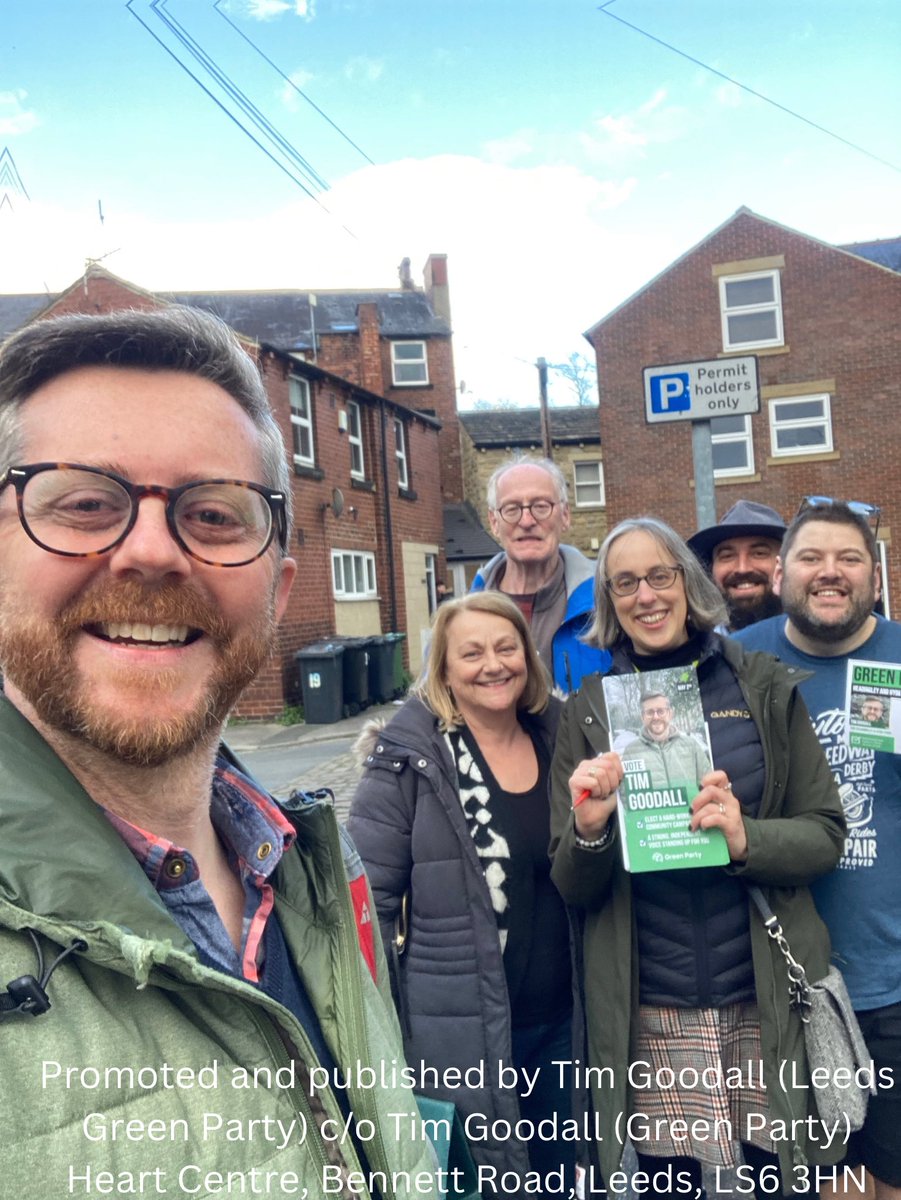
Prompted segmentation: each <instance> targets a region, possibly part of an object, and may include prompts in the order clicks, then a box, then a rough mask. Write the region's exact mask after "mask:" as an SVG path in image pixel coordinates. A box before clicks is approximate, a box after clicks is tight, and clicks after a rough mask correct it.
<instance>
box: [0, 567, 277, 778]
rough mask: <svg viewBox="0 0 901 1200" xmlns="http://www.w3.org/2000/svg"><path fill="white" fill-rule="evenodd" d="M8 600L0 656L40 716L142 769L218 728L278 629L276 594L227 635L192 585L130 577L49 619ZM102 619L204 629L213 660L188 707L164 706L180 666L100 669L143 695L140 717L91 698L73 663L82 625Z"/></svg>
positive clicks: (0, 615) (0, 612)
mask: <svg viewBox="0 0 901 1200" xmlns="http://www.w3.org/2000/svg"><path fill="white" fill-rule="evenodd" d="M13 607H14V606H11V604H10V602H9V598H8V597H7V596H2V598H0V661H2V663H3V669H4V672H5V674H6V676H7V678H8V679H9V680H10V681H11V682H12V683H14V684H15V685H16V687H17V688H18V689H19V690H20V691H21V693H22V695H23V696H24V697H25V699H26V700H27V701H28V702H29V703H30V704H31V705H32V707H33V708H34V710H35V712H36V713H37V715H38V717H40V719H41V720H42V721H43V722H44V723H45V724H46V725H47V726H49V727H50V728H52V729H55V730H58V731H59V732H61V733H66V734H70V735H72V736H73V737H76V738H79V739H81V740H83V741H84V742H87V743H88V744H89V745H90V746H92V747H94V749H96V750H99V751H101V752H102V753H104V754H109V755H111V756H112V757H114V758H116V759H118V760H119V761H121V762H123V763H127V764H129V765H132V766H141V767H154V766H161V765H162V764H163V763H166V762H168V761H169V760H170V759H173V758H176V757H178V756H179V755H181V754H186V753H187V752H188V751H190V750H191V749H193V748H194V747H195V746H196V745H197V744H198V743H199V742H202V741H204V740H205V739H206V738H207V737H208V735H210V734H211V733H217V732H218V730H219V728H220V726H221V725H222V723H223V721H224V720H225V718H226V716H227V715H228V712H229V710H230V709H231V707H232V705H233V704H234V703H235V701H236V700H237V698H238V696H239V695H240V693H241V692H242V690H243V689H244V688H245V687H246V686H247V684H248V683H250V681H251V680H252V679H253V678H254V676H255V675H256V674H257V672H258V671H259V669H260V667H261V666H262V665H263V663H264V662H265V661H266V659H267V658H268V656H269V653H270V651H271V649H272V645H273V641H274V637H275V627H276V622H275V616H274V611H273V610H274V593H273V594H271V595H270V597H269V602H268V604H267V605H266V607H265V609H264V610H263V611H262V612H261V613H260V615H259V618H258V620H257V621H256V623H255V624H254V625H253V627H251V628H250V629H247V630H246V631H245V632H242V633H240V634H231V633H230V631H229V629H228V627H227V625H226V623H225V622H224V621H223V620H222V618H221V617H220V616H219V614H218V613H217V612H216V610H215V609H214V608H213V607H212V606H211V605H210V604H209V602H208V601H206V600H205V599H204V598H203V597H202V596H200V595H198V594H197V592H195V591H193V590H192V589H191V588H189V587H185V586H180V587H176V586H172V585H163V586H160V587H159V588H147V587H145V586H143V585H141V584H139V583H136V582H134V581H130V580H122V581H119V582H115V583H108V584H105V585H101V586H98V587H96V588H94V589H92V590H91V591H90V592H87V593H83V594H82V595H81V596H79V597H77V598H76V599H75V600H73V601H72V602H71V603H70V604H67V605H66V606H65V607H64V608H63V609H62V611H61V612H60V613H59V614H58V615H57V616H56V617H55V618H53V619H52V620H47V619H46V618H43V617H38V616H35V615H34V614H32V613H29V612H28V611H27V610H22V611H18V612H14V611H11V609H12V608H13ZM108 621H119V622H125V621H129V622H134V621H141V622H145V623H147V624H149V625H157V624H159V625H170V626H179V625H186V626H188V628H189V629H190V630H192V631H197V630H200V631H202V634H203V636H204V637H205V638H206V639H208V640H209V641H210V642H211V643H212V645H213V648H214V651H215V654H216V665H215V667H214V669H213V671H212V673H211V674H210V677H209V679H208V681H207V684H206V686H205V688H204V689H203V691H202V692H201V694H200V696H199V699H198V700H197V702H196V703H195V704H194V706H193V707H192V708H190V709H189V710H187V711H182V712H176V713H170V714H167V713H166V712H165V706H166V698H167V695H170V694H171V693H172V692H173V691H174V689H175V687H176V686H177V685H180V684H181V683H182V681H183V678H184V674H183V672H184V668H183V667H182V668H178V667H172V668H160V669H158V670H156V671H153V672H150V671H148V670H147V669H146V668H142V667H129V666H128V664H127V663H125V664H123V665H122V666H120V667H118V668H115V669H113V670H111V671H108V672H107V679H112V680H113V681H114V683H115V685H116V687H117V688H118V689H119V691H120V692H121V693H122V694H123V695H125V694H127V693H128V692H132V693H134V694H135V695H137V696H138V697H139V698H142V699H143V700H144V701H145V702H146V703H145V704H144V705H142V711H141V714H140V716H139V717H126V716H123V715H122V713H120V712H116V711H111V710H110V708H109V707H108V706H103V705H100V704H99V703H97V702H96V700H95V698H94V697H93V695H92V686H91V680H90V678H86V677H84V675H83V674H82V673H81V671H80V670H79V668H78V666H77V665H76V662H75V655H74V647H75V641H76V638H77V637H78V636H79V635H80V634H82V633H83V631H84V629H85V628H86V627H88V628H91V627H96V626H98V625H100V624H101V623H103V622H108ZM189 641H190V637H189Z"/></svg>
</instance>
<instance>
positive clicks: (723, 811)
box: [720, 800, 726, 816]
mask: <svg viewBox="0 0 901 1200" xmlns="http://www.w3.org/2000/svg"><path fill="white" fill-rule="evenodd" d="M720 812H721V813H722V814H723V815H724V816H725V813H726V806H725V804H723V802H722V800H721V801H720Z"/></svg>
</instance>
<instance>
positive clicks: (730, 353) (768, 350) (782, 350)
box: [717, 346, 791, 358]
mask: <svg viewBox="0 0 901 1200" xmlns="http://www.w3.org/2000/svg"><path fill="white" fill-rule="evenodd" d="M790 353H791V346H760V347H758V349H756V350H755V349H753V348H749V347H747V346H736V347H735V349H734V350H720V351H719V353H718V354H717V358H734V357H735V356H736V355H737V354H756V355H758V356H763V355H769V354H790Z"/></svg>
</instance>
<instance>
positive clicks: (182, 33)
mask: <svg viewBox="0 0 901 1200" xmlns="http://www.w3.org/2000/svg"><path fill="white" fill-rule="evenodd" d="M134 4H135V0H126V5H125V7H126V8H127V9H128V11H129V12H130V13H131V14H132V16H133V17H135V18H136V20H137V21H139V22H140V24H141V25H142V27H143V28H144V29H145V30H146V31H147V32H148V33H149V34H150V36H151V37H152V38H153V40H154V41H155V42H156V43H157V44H158V45H159V46H161V47H162V48H163V50H165V51H166V53H167V54H168V55H169V56H170V58H172V59H173V60H174V61H175V62H176V63H177V64H178V66H179V67H181V69H182V70H183V71H184V72H185V74H186V75H188V76H189V78H190V79H192V80H193V81H194V83H196V84H197V86H198V87H199V88H200V89H201V91H202V92H203V93H204V95H206V96H207V97H208V98H209V99H210V100H212V102H213V103H214V104H215V105H216V107H217V108H219V109H220V110H221V111H222V112H223V113H224V114H225V115H226V116H227V117H228V119H229V120H230V121H232V123H233V124H235V125H236V126H237V127H238V128H239V129H240V130H241V132H242V133H243V134H245V136H246V137H248V138H249V139H250V140H251V141H252V142H253V144H254V145H255V146H256V147H257V149H259V150H261V151H262V152H263V153H264V154H265V155H266V157H267V158H268V159H269V160H270V161H271V162H273V163H274V164H275V165H276V166H277V167H278V168H279V170H280V171H282V172H283V173H284V174H285V175H287V176H288V178H289V179H290V180H291V181H292V182H293V183H295V184H296V185H297V186H298V187H299V188H300V189H301V191H303V192H304V193H305V194H306V195H307V196H309V197H310V199H311V200H315V202H316V203H317V204H318V205H319V206H320V208H322V210H323V211H324V212H326V213H328V215H329V216H331V217H334V214H333V213H332V212H331V211H330V210H329V209H328V208H327V207H326V205H325V204H323V202H322V200H321V199H320V196H319V195H318V194H317V193H320V192H325V191H327V190H328V188H329V184H328V181H327V180H326V179H325V178H324V177H323V176H322V175H320V174H319V172H318V171H317V170H316V169H315V168H314V167H313V165H312V164H311V163H309V162H308V161H307V160H306V159H305V158H304V157H303V156H302V155H301V154H300V152H299V151H298V150H297V149H296V147H295V146H294V145H293V144H292V143H291V142H290V141H289V140H288V139H287V138H286V137H285V136H284V135H283V134H282V133H280V132H279V131H278V130H277V129H276V128H275V126H274V125H272V123H271V122H270V121H269V120H268V118H267V117H265V116H264V114H263V113H262V112H261V111H260V109H259V108H257V106H256V105H255V104H254V103H253V102H252V101H251V100H250V99H249V97H248V96H246V95H245V93H244V92H242V91H241V89H240V88H239V87H238V86H237V84H236V83H235V82H234V80H233V79H231V77H230V76H229V75H228V73H227V72H226V71H225V70H224V69H223V68H222V67H221V66H220V65H219V64H218V63H217V62H216V61H215V59H213V58H212V56H211V55H210V54H208V53H207V52H206V50H204V48H203V47H202V46H201V45H200V44H199V43H198V42H197V41H196V39H194V38H193V37H191V35H190V34H188V33H187V31H186V30H185V29H184V28H183V27H182V26H181V25H180V24H179V23H178V22H177V21H175V20H174V19H173V18H172V17H171V16H170V15H169V14H168V13H167V12H166V11H165V4H166V0H151V3H150V10H151V12H152V13H153V15H154V16H155V17H157V18H158V19H159V20H160V21H161V22H162V23H163V25H164V26H165V27H166V28H167V29H168V31H169V32H170V33H171V34H172V36H173V37H174V38H175V39H176V41H177V42H178V44H179V45H180V46H181V47H183V48H184V49H185V50H186V51H187V52H188V54H189V55H190V56H191V57H192V58H193V59H194V60H195V62H197V63H198V64H199V65H200V66H201V67H202V68H203V70H204V71H205V72H206V73H207V74H208V75H210V76H211V77H212V78H213V80H214V81H215V82H216V83H217V84H218V86H219V87H220V88H221V89H222V91H223V92H225V94H226V96H227V97H228V99H229V100H230V101H231V102H232V103H233V104H235V105H236V106H237V107H238V109H240V110H241V112H242V113H243V114H244V116H245V117H246V118H247V120H248V121H249V122H250V123H251V124H252V125H254V126H255V127H256V128H257V129H258V130H259V132H260V134H261V135H262V136H263V138H264V139H265V140H267V141H268V142H269V143H270V145H271V146H272V147H273V149H272V150H270V149H269V148H267V146H265V145H264V144H263V141H261V140H260V138H258V137H257V136H255V135H254V133H253V132H252V131H251V129H249V128H248V127H247V125H246V124H244V123H243V122H242V121H241V120H240V119H239V118H238V117H237V116H236V115H235V113H234V112H232V111H231V109H230V108H229V107H228V105H227V104H225V103H223V101H222V100H220V99H219V98H218V97H217V96H216V95H215V94H214V93H213V92H212V91H211V90H210V88H209V87H207V86H206V84H205V83H204V82H203V81H202V80H201V79H200V78H199V76H198V75H197V74H195V72H194V71H192V70H191V68H190V67H189V66H188V65H187V63H185V62H183V61H182V59H181V58H180V57H179V56H178V54H176V53H175V51H174V50H173V49H172V48H171V46H169V45H167V43H166V42H165V41H164V40H163V38H161V37H159V36H158V34H157V33H156V32H155V31H154V30H153V29H152V28H151V27H150V25H148V24H147V22H146V21H145V20H144V19H143V18H142V17H141V16H140V14H139V13H138V12H137V11H136V10H135V8H134V7H133V5H134ZM342 228H344V229H345V231H346V232H347V233H349V234H350V236H351V237H356V235H355V234H354V233H353V231H352V230H350V229H348V228H347V226H342Z"/></svg>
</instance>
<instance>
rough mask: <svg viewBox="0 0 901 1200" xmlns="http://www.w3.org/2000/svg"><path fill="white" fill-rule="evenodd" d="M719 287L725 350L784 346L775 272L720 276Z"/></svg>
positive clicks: (779, 293)
mask: <svg viewBox="0 0 901 1200" xmlns="http://www.w3.org/2000/svg"><path fill="white" fill-rule="evenodd" d="M719 284H720V316H721V318H722V324H723V349H724V350H753V349H755V348H758V347H760V348H762V347H766V346H782V345H783V344H784V338H783V334H782V291H781V288H780V284H779V272H778V271H755V272H753V273H749V274H747V275H723V276H721V278H720V281H719Z"/></svg>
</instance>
